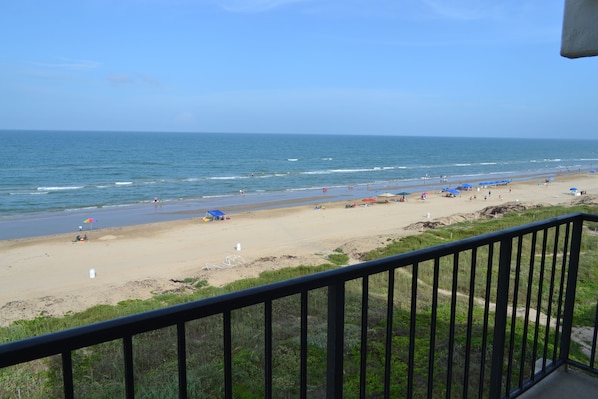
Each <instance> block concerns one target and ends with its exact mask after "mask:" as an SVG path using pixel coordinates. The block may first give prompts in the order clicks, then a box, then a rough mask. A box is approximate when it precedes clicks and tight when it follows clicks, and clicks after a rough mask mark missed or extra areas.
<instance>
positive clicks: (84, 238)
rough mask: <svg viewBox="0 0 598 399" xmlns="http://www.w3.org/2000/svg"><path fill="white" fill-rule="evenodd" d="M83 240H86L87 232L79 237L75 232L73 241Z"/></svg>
mask: <svg viewBox="0 0 598 399" xmlns="http://www.w3.org/2000/svg"><path fill="white" fill-rule="evenodd" d="M83 241H87V234H84V235H83V237H81V235H80V234H77V236H76V237H75V239H74V240H73V242H83Z"/></svg>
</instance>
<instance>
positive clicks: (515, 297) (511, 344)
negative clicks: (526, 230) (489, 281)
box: [505, 236, 523, 392]
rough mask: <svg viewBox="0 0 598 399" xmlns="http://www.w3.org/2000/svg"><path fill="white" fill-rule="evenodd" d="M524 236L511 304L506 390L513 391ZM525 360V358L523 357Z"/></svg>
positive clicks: (518, 253) (518, 251) (519, 250)
mask: <svg viewBox="0 0 598 399" xmlns="http://www.w3.org/2000/svg"><path fill="white" fill-rule="evenodd" d="M522 241H523V237H522V236H518V237H517V255H516V259H515V280H514V281H513V303H512V305H511V309H512V311H511V332H510V334H509V357H508V361H507V364H508V367H507V379H506V383H505V391H506V392H510V391H511V373H512V371H513V354H514V352H515V326H516V325H517V302H518V298H519V277H520V274H521V251H522V245H523V243H522ZM522 360H523V359H522Z"/></svg>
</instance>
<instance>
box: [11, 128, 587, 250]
mask: <svg viewBox="0 0 598 399" xmlns="http://www.w3.org/2000/svg"><path fill="white" fill-rule="evenodd" d="M0 143H2V145H1V146H0V200H1V202H0V225H1V226H2V228H1V229H0V239H7V238H16V237H26V236H31V235H37V234H50V233H60V232H69V231H75V229H77V227H78V225H80V224H81V223H82V220H83V219H85V218H87V217H94V218H96V219H97V220H98V221H97V222H96V224H95V225H94V226H93V227H94V228H101V227H111V226H119V225H126V224H135V223H143V222H155V221H162V220H171V219H176V218H182V217H190V215H191V216H193V213H194V212H195V213H197V215H200V214H202V212H203V213H205V210H207V209H214V208H224V209H226V208H227V207H229V208H231V209H234V208H235V207H236V206H246V207H247V206H249V207H253V208H260V207H267V206H268V204H272V203H273V202H275V201H295V202H298V203H300V202H302V201H303V202H305V203H311V202H314V201H321V200H322V198H317V197H322V196H324V195H325V196H326V197H324V198H330V199H331V200H332V199H343V198H346V199H348V200H350V199H357V198H360V197H363V196H369V195H372V193H374V192H376V191H377V190H379V191H391V192H392V191H404V190H407V191H412V192H414V191H418V190H424V189H435V188H440V187H444V186H447V185H452V186H456V185H458V184H459V183H461V182H471V183H474V184H475V183H476V182H478V181H485V180H489V179H490V180H497V179H517V178H518V177H519V176H524V175H525V176H528V177H529V176H534V177H536V176H537V177H538V178H545V177H549V176H556V175H558V174H559V173H561V172H564V171H575V170H579V171H588V170H591V169H593V168H595V167H596V164H598V141H590V140H586V141H583V140H532V139H498V138H446V137H388V136H337V135H334V136H333V135H267V134H207V133H201V134H200V133H142V132H139V133H134V132H75V131H71V132H59V131H51V132H44V131H0ZM349 186H352V187H353V189H351V190H349V189H348V187H349ZM323 187H327V188H328V190H327V192H326V193H323V190H322V189H323ZM241 190H243V191H244V192H245V194H244V195H240V191H241ZM154 197H158V198H159V200H160V206H159V207H154V204H153V199H154ZM88 227H91V226H85V228H88Z"/></svg>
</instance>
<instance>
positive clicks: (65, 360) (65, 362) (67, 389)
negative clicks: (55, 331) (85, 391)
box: [62, 350, 75, 399]
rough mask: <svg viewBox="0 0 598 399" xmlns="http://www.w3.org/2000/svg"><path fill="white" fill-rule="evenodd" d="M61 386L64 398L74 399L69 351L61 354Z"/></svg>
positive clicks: (71, 363)
mask: <svg viewBox="0 0 598 399" xmlns="http://www.w3.org/2000/svg"><path fill="white" fill-rule="evenodd" d="M62 385H63V387H64V398H65V399H74V398H75V387H74V386H73V358H72V353H71V351H70V350H67V351H64V352H62Z"/></svg>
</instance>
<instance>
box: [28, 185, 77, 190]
mask: <svg viewBox="0 0 598 399" xmlns="http://www.w3.org/2000/svg"><path fill="white" fill-rule="evenodd" d="M82 188H83V187H82V186H57V187H38V188H37V191H62V190H80V189H82Z"/></svg>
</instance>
